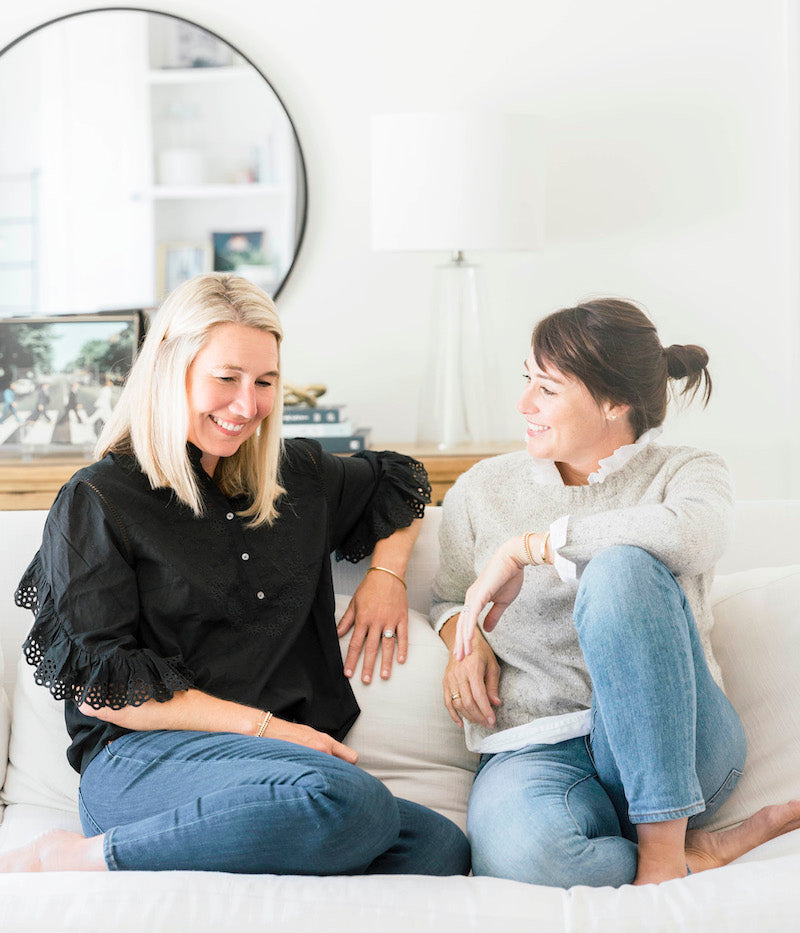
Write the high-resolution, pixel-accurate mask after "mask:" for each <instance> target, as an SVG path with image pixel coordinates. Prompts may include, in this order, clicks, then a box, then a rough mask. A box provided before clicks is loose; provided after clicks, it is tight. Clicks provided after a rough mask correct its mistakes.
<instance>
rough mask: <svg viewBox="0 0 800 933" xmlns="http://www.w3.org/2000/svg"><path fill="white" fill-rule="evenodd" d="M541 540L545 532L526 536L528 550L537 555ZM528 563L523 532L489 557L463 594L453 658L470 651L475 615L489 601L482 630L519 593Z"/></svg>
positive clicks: (497, 618) (489, 627)
mask: <svg viewBox="0 0 800 933" xmlns="http://www.w3.org/2000/svg"><path fill="white" fill-rule="evenodd" d="M544 540H545V538H544V535H540V534H531V535H529V542H528V546H529V550H530V553H531V554H538V553H539V552H540V550H541V547H542V542H543V541H544ZM547 543H548V544H549V542H547ZM530 563H531V561H530V559H529V556H528V552H527V551H526V548H525V537H524V535H518V536H517V537H516V538H510V539H509V540H508V541H506V542H505V544H501V545H500V547H499V548H498V549H497V550H496V551H495V552H494V554H493V555H492V556H491V557H490V558H489V562H488V563H487V565H486V566H485V567H484V568H483V570H482V571H481V573H480V575H479V577H478V579H477V580H476V581H475V582H474V583H473V584H472V586H471V587H470V588H469V589H468V590H467V593H466V596H465V597H464V606H465V607H466V608H465V609H464V610H463V612H462V613H461V615H460V616H459V618H458V628H457V629H456V636H455V642H454V645H453V655H454V656H455V658H456V660H459V661H460V660H462V659H463V658H465V657H467V656H468V655H469V654H470V652H471V651H472V640H473V637H474V635H475V631H476V630H477V627H478V617H479V616H480V614H481V613H482V612H483V610H484V609H485V608H486V606H487V605H488V604H489V603H492V608H491V609H490V610H489V611H488V613H487V614H486V618H485V619H484V620H483V628H484V631H487V632H491V631H492V629H493V628H494V627H495V626H496V625H497V623H498V622H499V621H500V616H502V614H503V613H504V612H505V610H506V608H507V607H508V606H510V605H511V603H513V602H514V600H515V599H516V598H517V596H518V595H519V591H520V590H521V589H522V580H523V572H524V569H525V565H526V564H530Z"/></svg>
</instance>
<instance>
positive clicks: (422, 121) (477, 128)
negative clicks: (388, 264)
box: [372, 112, 544, 251]
mask: <svg viewBox="0 0 800 933" xmlns="http://www.w3.org/2000/svg"><path fill="white" fill-rule="evenodd" d="M543 222H544V155H543V151H542V143H541V134H540V132H539V129H538V124H537V121H536V119H535V118H534V117H532V116H528V115H522V114H503V113H482V112H477V113H461V112H445V113H400V114H384V115H376V116H373V118H372V246H373V249H378V250H447V251H455V250H464V251H467V250H486V249H497V250H529V249H537V248H539V247H540V246H541V243H542V233H543Z"/></svg>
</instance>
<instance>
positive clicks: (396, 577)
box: [367, 567, 408, 590]
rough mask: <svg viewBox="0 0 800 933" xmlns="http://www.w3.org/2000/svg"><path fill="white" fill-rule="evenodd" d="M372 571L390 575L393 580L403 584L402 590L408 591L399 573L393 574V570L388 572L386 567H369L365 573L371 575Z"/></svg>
mask: <svg viewBox="0 0 800 933" xmlns="http://www.w3.org/2000/svg"><path fill="white" fill-rule="evenodd" d="M373 570H382V571H383V572H384V573H390V574H391V575H392V576H393V577H394V578H395V580H399V581H400V582H401V583H402V584H403V588H404V589H406V590H407V589H408V587H407V586H406V581H405V580H404V579H403V578H402V577H401V576H400V574H399V573H395V572H394V570H389V568H388V567H370V568H369V570H368V571H367V573H372V571H373Z"/></svg>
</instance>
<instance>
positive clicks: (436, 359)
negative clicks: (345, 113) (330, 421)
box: [372, 112, 544, 450]
mask: <svg viewBox="0 0 800 933" xmlns="http://www.w3.org/2000/svg"><path fill="white" fill-rule="evenodd" d="M543 162H544V160H543V152H542V145H541V135H540V133H539V131H538V124H537V121H536V120H535V118H533V117H531V116H528V115H521V114H506V113H484V112H444V113H397V114H381V115H375V116H373V118H372V246H373V249H376V250H403V251H418V250H425V251H434V252H447V253H450V256H451V259H450V261H449V262H447V263H444V264H442V265H439V266H437V268H436V270H435V277H434V288H433V307H432V314H431V335H430V343H429V346H428V359H427V364H426V369H425V373H424V375H423V384H422V388H421V393H420V407H419V422H418V424H419V428H418V436H417V441H418V443H420V444H424V445H426V446H427V445H433V446H435V447H436V448H438V449H440V450H452V449H454V448H457V447H458V446H459V445H464V444H468V443H473V444H475V443H477V444H480V443H485V442H487V441H490V440H492V432H491V419H492V417H493V414H494V412H493V411H492V405H491V399H492V396H493V392H492V391H491V387H492V385H493V382H494V380H496V378H497V376H496V375H495V374H494V373H492V372H489V371H488V367H487V365H486V364H487V348H488V347H490V346H491V331H490V329H489V327H488V322H487V321H486V320H485V315H486V301H485V297H484V292H483V283H482V277H481V274H480V269H479V267H478V266H476V265H474V264H472V263H470V262H467V261H466V259H465V253H466V252H468V251H470V252H471V251H475V250H530V249H537V248H538V247H540V245H541V242H542V231H543V220H544V172H543Z"/></svg>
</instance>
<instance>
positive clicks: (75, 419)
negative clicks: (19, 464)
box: [0, 310, 145, 456]
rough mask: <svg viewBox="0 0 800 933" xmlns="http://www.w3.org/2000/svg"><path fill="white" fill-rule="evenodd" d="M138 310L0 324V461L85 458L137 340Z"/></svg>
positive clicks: (19, 319)
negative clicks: (3, 456)
mask: <svg viewBox="0 0 800 933" xmlns="http://www.w3.org/2000/svg"><path fill="white" fill-rule="evenodd" d="M144 320H145V319H144V313H143V312H142V311H139V310H135V311H124V312H98V313H97V314H58V315H52V316H51V317H8V318H0V454H9V455H12V456H20V455H22V456H36V455H46V454H65V455H70V454H75V453H80V454H83V455H85V454H87V453H89V452H90V451H91V449H92V447H93V446H94V443H95V441H96V439H97V437H98V435H99V433H100V431H101V430H102V427H103V425H104V424H105V422H106V421H107V420H108V418H109V416H110V414H111V412H112V410H113V408H114V405H115V404H116V401H117V399H118V398H119V394H120V391H121V387H122V384H123V382H124V380H125V377H126V376H127V374H128V371H129V370H130V368H131V365H132V363H133V360H134V358H135V356H136V352H137V350H138V348H139V344H140V342H141V340H142V337H143V334H144Z"/></svg>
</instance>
